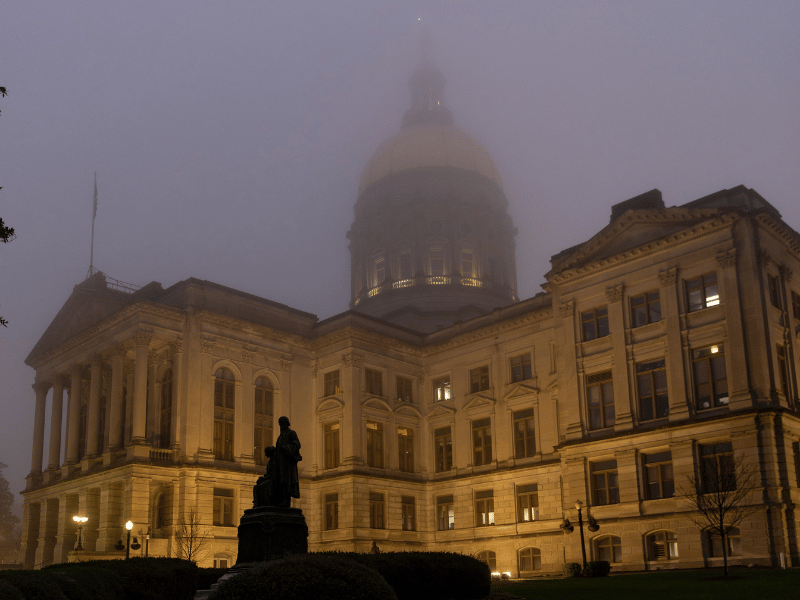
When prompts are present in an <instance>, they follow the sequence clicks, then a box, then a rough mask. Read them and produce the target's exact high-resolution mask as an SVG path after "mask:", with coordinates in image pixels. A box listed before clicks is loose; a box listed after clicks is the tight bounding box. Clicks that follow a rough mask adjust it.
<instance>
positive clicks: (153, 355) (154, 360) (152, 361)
mask: <svg viewBox="0 0 800 600" xmlns="http://www.w3.org/2000/svg"><path fill="white" fill-rule="evenodd" d="M160 362H161V360H160V357H159V355H158V352H156V351H155V350H150V352H148V353H147V364H148V365H150V366H151V367H152V366H154V365H157V364H159V363H160Z"/></svg>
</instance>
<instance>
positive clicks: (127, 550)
mask: <svg viewBox="0 0 800 600" xmlns="http://www.w3.org/2000/svg"><path fill="white" fill-rule="evenodd" d="M125 529H127V530H128V543H127V545H126V546H125V560H128V559H129V558H130V557H131V529H133V521H128V522H127V523H125Z"/></svg>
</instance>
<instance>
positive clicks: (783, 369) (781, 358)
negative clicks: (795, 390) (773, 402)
mask: <svg viewBox="0 0 800 600" xmlns="http://www.w3.org/2000/svg"><path fill="white" fill-rule="evenodd" d="M777 353H778V374H779V375H780V378H781V391H783V395H784V396H786V398H787V400H788V399H789V398H790V397H791V395H792V389H791V388H790V387H789V367H788V364H787V361H786V346H778V351H777Z"/></svg>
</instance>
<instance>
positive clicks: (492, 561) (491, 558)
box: [475, 550, 497, 573]
mask: <svg viewBox="0 0 800 600" xmlns="http://www.w3.org/2000/svg"><path fill="white" fill-rule="evenodd" d="M475 558H477V559H478V560H480V561H482V562H485V563H486V564H487V565H489V571H490V572H491V573H494V572H495V571H497V555H496V554H495V553H494V551H492V550H483V551H482V552H478V554H477V556H476V557H475Z"/></svg>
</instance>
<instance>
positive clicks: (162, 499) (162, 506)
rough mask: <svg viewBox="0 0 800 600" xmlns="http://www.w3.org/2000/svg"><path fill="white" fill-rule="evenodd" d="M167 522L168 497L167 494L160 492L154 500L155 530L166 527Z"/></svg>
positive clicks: (168, 523)
mask: <svg viewBox="0 0 800 600" xmlns="http://www.w3.org/2000/svg"><path fill="white" fill-rule="evenodd" d="M169 521H170V519H169V497H168V496H167V492H161V493H160V494H159V495H158V498H157V499H156V529H161V528H163V527H168V526H169V525H170V522H169Z"/></svg>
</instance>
